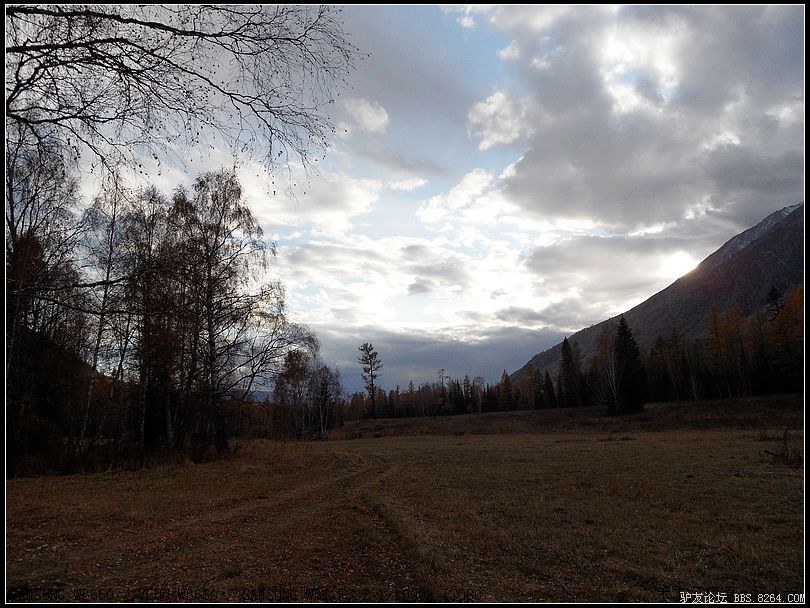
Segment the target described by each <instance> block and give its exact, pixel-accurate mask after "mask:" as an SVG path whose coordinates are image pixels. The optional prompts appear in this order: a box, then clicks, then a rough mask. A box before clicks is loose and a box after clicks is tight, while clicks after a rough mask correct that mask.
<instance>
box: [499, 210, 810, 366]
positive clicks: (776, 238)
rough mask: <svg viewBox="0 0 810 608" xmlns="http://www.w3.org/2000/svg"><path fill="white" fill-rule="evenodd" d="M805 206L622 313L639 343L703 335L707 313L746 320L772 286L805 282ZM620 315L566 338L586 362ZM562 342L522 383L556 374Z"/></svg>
mask: <svg viewBox="0 0 810 608" xmlns="http://www.w3.org/2000/svg"><path fill="white" fill-rule="evenodd" d="M803 250H804V205H803V204H802V205H800V206H794V207H787V208H785V209H783V210H780V211H777V212H776V213H774V214H772V215H771V216H769V217H768V218H765V219H764V220H763V221H762V222H760V223H759V224H757V225H756V226H754V227H752V228H750V229H748V230H746V231H744V232H742V233H740V234H739V235H737V236H735V237H734V238H732V239H731V240H730V241H729V242H728V243H726V244H725V245H724V246H723V247H721V248H720V249H718V250H717V251H716V252H715V253H713V254H712V255H710V256H709V257H707V258H706V259H705V260H703V262H701V263H700V264H699V265H698V267H697V268H695V269H694V270H693V271H692V272H690V273H688V274H686V275H684V276H683V277H681V278H680V279H678V280H677V281H675V282H674V283H673V284H672V285H670V286H669V287H667V288H666V289H664V290H662V291H660V292H658V293H657V294H655V295H654V296H652V297H650V298H649V299H647V300H646V301H644V302H642V303H641V304H639V305H638V306H635V307H634V308H631V309H630V310H628V311H627V312H625V313H624V314H623V316H624V318H625V319H627V322H628V323H629V325H630V327H632V329H633V334H634V335H635V337H636V340H637V341H638V343H639V344H640V345H642V346H645V347H649V346H652V345H653V343H654V342H655V341H656V339H657V338H658V336H659V335H660V336H669V335H670V334H671V333H672V332H673V331H677V333H678V334H679V335H680V336H681V337H683V338H689V339H696V338H701V337H704V336H705V335H706V329H707V327H708V322H709V317H710V315H711V311H712V310H716V311H723V310H726V309H728V308H730V307H732V306H738V307H739V309H740V313H741V314H742V315H744V316H748V315H750V314H752V313H754V312H758V311H760V310H762V308H763V307H764V305H765V300H766V298H767V295H768V292H769V291H770V289H771V288H774V289H776V290H777V292H778V293H779V294H784V293H785V292H786V291H788V289H790V288H791V287H792V286H796V285H801V284H803V282H804V256H803ZM618 320H619V317H618V316H617V317H613V318H611V319H608V320H606V321H603V322H601V323H597V324H596V325H592V326H590V327H587V328H585V329H582V330H581V331H578V332H576V333H575V334H573V336H571V339H572V340H573V341H575V342H576V343H577V344H578V345H579V348H580V349H581V350H582V354H583V355H584V356H585V357H586V358H590V357H592V356H593V355H594V354H595V353H596V351H597V349H598V342H599V336H600V334H601V333H602V331H603V330H604V329H605V328H606V327H615V326H616V324H617V323H618ZM562 346H563V345H562V344H558V345H557V346H554V347H552V348H550V349H548V350H546V351H543V352H542V353H539V354H537V355H535V356H534V357H532V358H531V359H530V360H529V361H528V362H527V364H526V365H525V366H523V367H522V368H521V369H519V370H518V371H516V372H515V373H514V374H513V381H514V380H517V381H523V380H524V379H525V378H526V377H527V376H529V375H530V372H531V370H532V369H537V370H540V371H541V372H544V371H546V370H549V371H550V372H551V373H552V375H553V374H555V373H556V372H557V370H558V368H559V365H560V359H561V353H562Z"/></svg>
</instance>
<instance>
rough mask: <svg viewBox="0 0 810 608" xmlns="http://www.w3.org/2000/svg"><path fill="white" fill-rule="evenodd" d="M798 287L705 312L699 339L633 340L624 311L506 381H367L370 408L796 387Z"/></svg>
mask: <svg viewBox="0 0 810 608" xmlns="http://www.w3.org/2000/svg"><path fill="white" fill-rule="evenodd" d="M803 302H804V288H803V286H798V287H795V288H793V289H791V290H789V291H788V292H787V293H785V294H784V295H781V294H779V293H777V292H776V291H775V290H774V289H771V291H770V292H769V293H768V295H767V299H766V301H765V302H764V303H763V307H762V310H760V311H758V312H756V313H755V314H752V315H749V316H748V317H745V316H743V315H742V314H741V312H740V309H739V308H738V307H736V306H734V307H731V308H729V309H727V310H724V311H721V312H718V311H712V313H711V315H710V317H709V320H708V324H707V328H706V337H705V338H703V339H692V340H690V339H687V338H685V337H684V336H682V335H680V334H679V333H678V332H677V331H673V332H672V333H671V334H670V335H668V336H659V337H658V338H657V339H656V340H655V342H654V343H653V345H652V346H651V347H649V348H640V347H639V345H638V344H637V343H636V341H635V339H634V338H633V334H632V329H631V327H630V326H629V324H628V323H627V322H626V320H625V319H624V318H621V319H620V320H619V322H618V323H617V324H616V326H614V327H608V328H606V329H605V330H604V331H603V332H602V334H601V335H600V336H599V338H598V340H597V348H596V353H595V354H594V355H593V356H592V357H590V358H589V359H586V358H585V357H584V356H583V353H582V350H581V349H580V347H579V344H577V342H576V341H575V340H568V339H567V338H566V339H565V340H564V341H563V344H562V351H561V357H560V365H559V369H558V370H557V372H556V373H554V374H551V373H549V372H548V371H544V372H541V371H540V370H532V372H531V373H530V374H528V375H527V376H526V377H524V378H523V379H522V380H521V381H520V382H517V383H513V382H512V379H511V378H510V376H509V375H508V374H507V372H506V371H505V370H504V372H503V374H502V375H501V379H500V381H499V382H496V383H486V382H485V381H484V379H483V378H482V377H480V376H479V377H476V378H473V379H471V378H470V377H469V376H465V377H464V378H458V379H454V378H448V377H447V376H445V375H444V370H440V374H439V381H437V382H432V383H430V382H428V383H423V384H421V385H419V386H418V387H417V386H415V385H414V383H413V382H410V383H409V385H408V387H407V388H406V389H404V390H403V389H401V388H400V387H399V386H397V387H396V388H395V389H394V390H391V391H388V392H386V391H385V390H383V389H382V388H380V387H376V388H375V397H376V398H375V402H376V407H377V408H378V409H379V414H378V415H379V416H380V417H414V416H441V415H452V414H468V413H480V412H496V411H509V410H522V409H545V408H557V407H580V406H598V407H604V408H605V410H606V411H607V412H608V413H610V414H622V413H632V412H636V411H639V410H640V409H641V408H642V406H643V403H645V402H648V401H678V400H698V399H713V398H734V397H747V396H753V395H764V394H771V393H789V392H798V391H801V390H802V388H803V384H802V382H803V376H802V374H803V346H804V342H803V332H804V316H803ZM338 415H339V417H340V418H341V419H359V418H370V417H374V408H373V406H372V401H371V399H370V396H369V394H366V393H355V394H354V395H352V396H351V398H350V400H349V401H348V402H347V403H346V404H345V406H344V407H343V409H342V410H341V411H340V412H338Z"/></svg>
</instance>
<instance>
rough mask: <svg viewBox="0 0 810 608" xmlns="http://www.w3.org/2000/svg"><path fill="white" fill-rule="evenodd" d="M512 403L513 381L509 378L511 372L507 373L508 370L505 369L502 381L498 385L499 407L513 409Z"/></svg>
mask: <svg viewBox="0 0 810 608" xmlns="http://www.w3.org/2000/svg"><path fill="white" fill-rule="evenodd" d="M512 403H513V395H512V381H511V380H510V379H509V374H507V373H506V370H503V374H501V382H500V384H499V385H498V409H500V410H511V409H512Z"/></svg>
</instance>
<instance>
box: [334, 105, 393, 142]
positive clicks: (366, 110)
mask: <svg viewBox="0 0 810 608" xmlns="http://www.w3.org/2000/svg"><path fill="white" fill-rule="evenodd" d="M343 107H344V110H345V111H346V114H348V116H349V117H350V119H351V124H346V123H341V124H339V125H338V132H341V131H343V132H344V133H346V132H347V133H348V134H351V132H352V128H351V125H354V126H356V127H357V128H358V129H360V130H362V131H366V132H368V133H385V130H386V129H387V128H388V112H386V110H385V108H384V107H382V106H381V105H380V104H379V103H377V102H373V101H368V100H366V99H358V98H355V97H352V98H349V99H347V100H345V101H344V102H343ZM341 126H342V128H341Z"/></svg>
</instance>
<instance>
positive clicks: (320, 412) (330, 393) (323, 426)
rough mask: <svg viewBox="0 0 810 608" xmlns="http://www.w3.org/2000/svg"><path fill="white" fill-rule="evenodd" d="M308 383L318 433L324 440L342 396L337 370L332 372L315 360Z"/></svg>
mask: <svg viewBox="0 0 810 608" xmlns="http://www.w3.org/2000/svg"><path fill="white" fill-rule="evenodd" d="M310 382H311V388H310V393H311V396H310V399H311V400H312V404H313V408H314V410H315V419H316V420H317V424H318V433H319V435H320V438H321V439H326V435H327V430H328V428H329V425H330V421H331V419H332V417H333V416H334V412H335V408H336V407H337V404H338V403H339V402H340V400H341V398H342V396H343V386H342V385H341V383H340V372H339V371H338V370H332V369H331V368H329V366H327V365H325V364H324V363H322V362H321V361H318V360H315V361H314V365H313V367H312V371H311V380H310Z"/></svg>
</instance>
